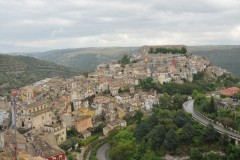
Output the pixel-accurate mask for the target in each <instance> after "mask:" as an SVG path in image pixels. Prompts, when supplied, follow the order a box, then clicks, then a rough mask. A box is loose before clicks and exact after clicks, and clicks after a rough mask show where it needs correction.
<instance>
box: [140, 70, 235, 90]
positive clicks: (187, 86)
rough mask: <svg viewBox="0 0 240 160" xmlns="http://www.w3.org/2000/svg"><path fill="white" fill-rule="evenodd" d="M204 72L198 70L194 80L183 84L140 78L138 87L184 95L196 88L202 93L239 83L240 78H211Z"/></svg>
mask: <svg viewBox="0 0 240 160" xmlns="http://www.w3.org/2000/svg"><path fill="white" fill-rule="evenodd" d="M205 74H206V73H204V72H198V73H197V74H194V78H193V82H185V83H183V84H179V83H175V82H169V83H163V84H160V83H158V82H156V81H154V80H153V78H152V77H148V78H146V79H140V80H139V85H138V86H137V87H139V88H141V89H143V90H146V91H149V90H152V89H154V90H156V91H157V92H158V93H159V94H162V93H168V94H169V95H173V94H175V93H179V94H182V95H192V94H193V92H194V90H198V91H199V92H201V93H207V92H210V91H215V90H218V89H220V88H223V87H231V86H234V85H236V84H238V83H239V79H238V78H237V77H236V78H234V77H228V76H221V77H218V78H217V79H215V80H214V79H212V80H209V79H207V78H204V77H206V75H205Z"/></svg>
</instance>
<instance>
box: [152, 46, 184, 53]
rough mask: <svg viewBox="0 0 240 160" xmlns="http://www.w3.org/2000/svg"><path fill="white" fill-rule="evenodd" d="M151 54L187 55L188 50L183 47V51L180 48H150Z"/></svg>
mask: <svg viewBox="0 0 240 160" xmlns="http://www.w3.org/2000/svg"><path fill="white" fill-rule="evenodd" d="M149 53H151V54H158V53H162V54H167V53H171V54H186V53H187V49H186V47H182V48H181V49H178V48H155V49H154V48H152V47H151V48H150V50H149Z"/></svg>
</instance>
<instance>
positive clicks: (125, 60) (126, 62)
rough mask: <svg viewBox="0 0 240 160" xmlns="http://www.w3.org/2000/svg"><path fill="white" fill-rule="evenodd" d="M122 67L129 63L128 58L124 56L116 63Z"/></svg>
mask: <svg viewBox="0 0 240 160" xmlns="http://www.w3.org/2000/svg"><path fill="white" fill-rule="evenodd" d="M118 62H119V63H120V64H122V65H126V64H129V63H130V56H128V55H124V56H123V57H122V59H121V60H119V61H118Z"/></svg>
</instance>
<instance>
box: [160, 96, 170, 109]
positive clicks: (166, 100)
mask: <svg viewBox="0 0 240 160" xmlns="http://www.w3.org/2000/svg"><path fill="white" fill-rule="evenodd" d="M159 107H160V108H162V109H171V108H172V97H171V96H170V95H168V94H167V93H164V94H163V95H162V96H160V98H159Z"/></svg>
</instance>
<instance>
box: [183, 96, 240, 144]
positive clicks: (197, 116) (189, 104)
mask: <svg viewBox="0 0 240 160" xmlns="http://www.w3.org/2000/svg"><path fill="white" fill-rule="evenodd" d="M193 102H194V100H190V101H187V102H185V103H184V104H183V109H184V110H185V111H186V112H188V113H191V114H192V116H193V118H195V119H196V120H197V121H199V122H200V123H202V124H204V125H208V124H209V123H211V124H212V125H213V127H214V128H215V130H217V131H218V132H219V133H225V134H227V135H228V136H230V137H232V138H234V139H238V140H240V134H239V133H237V132H234V131H231V130H228V129H226V128H224V127H222V126H220V125H217V124H214V123H212V122H211V121H210V120H208V119H207V118H205V117H203V116H202V115H201V114H199V113H198V112H196V111H195V110H194V107H193Z"/></svg>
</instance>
